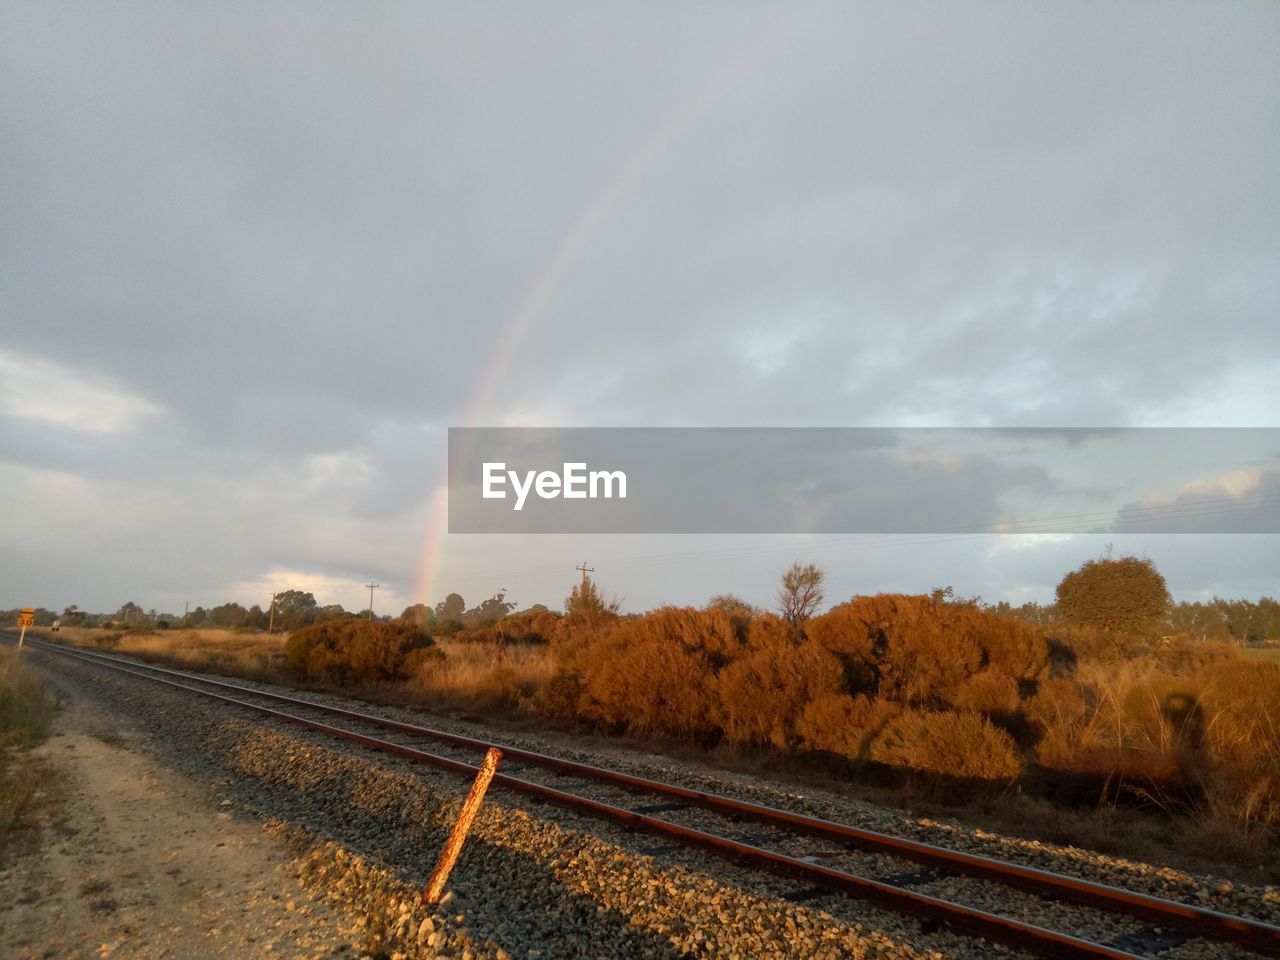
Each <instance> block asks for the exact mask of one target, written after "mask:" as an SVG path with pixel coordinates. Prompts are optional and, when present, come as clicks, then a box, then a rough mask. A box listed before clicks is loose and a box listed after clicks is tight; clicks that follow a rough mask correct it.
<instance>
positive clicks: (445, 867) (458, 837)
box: [419, 747, 502, 907]
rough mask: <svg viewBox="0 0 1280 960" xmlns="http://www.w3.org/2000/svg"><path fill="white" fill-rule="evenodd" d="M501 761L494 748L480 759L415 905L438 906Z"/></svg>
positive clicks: (499, 751) (499, 752)
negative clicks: (459, 808)
mask: <svg viewBox="0 0 1280 960" xmlns="http://www.w3.org/2000/svg"><path fill="white" fill-rule="evenodd" d="M501 759H502V751H501V750H499V749H498V748H497V747H490V748H489V752H488V753H486V754H485V755H484V763H482V764H481V765H480V771H479V772H478V773H477V774H476V779H475V782H474V783H472V784H471V792H470V793H468V794H467V799H466V800H464V801H463V802H462V810H461V811H459V813H458V822H457V823H455V824H454V825H453V831H452V832H451V833H450V834H449V839H448V840H446V841H445V845H444V850H443V851H442V852H441V854H440V861H439V862H438V863H437V864H436V869H435V871H434V872H433V873H432V874H431V879H430V880H429V881H427V888H426V889H425V890H423V891H422V899H421V901H419V902H420V903H421V905H422V906H424V907H430V906H434V905H435V904H437V903H439V902H440V897H441V894H443V893H444V885H445V881H446V880H448V879H449V874H450V873H451V872H452V871H453V865H454V864H455V863H457V862H458V854H460V853H462V842H463V841H464V840H466V839H467V831H468V830H470V829H471V821H472V820H474V819H475V818H476V814H477V813H479V812H480V804H481V803H482V802H483V801H484V794H485V791H486V790H488V789H489V781H490V780H492V779H493V775H494V773H495V772H497V769H498V761H499V760H501Z"/></svg>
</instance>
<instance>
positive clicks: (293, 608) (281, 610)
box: [276, 590, 320, 630]
mask: <svg viewBox="0 0 1280 960" xmlns="http://www.w3.org/2000/svg"><path fill="white" fill-rule="evenodd" d="M319 609H320V605H319V604H318V603H316V598H315V597H314V596H313V595H312V594H310V593H308V592H306V591H303V590H285V591H284V592H282V593H278V594H276V627H277V629H278V628H280V627H283V628H284V629H286V630H295V629H297V628H298V627H301V626H303V625H304V624H308V623H311V622H312V621H314V620H315V618H316V613H318V612H319Z"/></svg>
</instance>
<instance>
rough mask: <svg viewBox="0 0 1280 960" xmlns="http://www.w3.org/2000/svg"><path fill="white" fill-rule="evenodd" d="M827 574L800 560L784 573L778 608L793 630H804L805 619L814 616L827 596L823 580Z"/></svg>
mask: <svg viewBox="0 0 1280 960" xmlns="http://www.w3.org/2000/svg"><path fill="white" fill-rule="evenodd" d="M826 576H827V575H826V574H825V573H823V572H822V571H821V570H819V569H818V568H817V567H816V566H814V565H813V564H812V563H810V564H801V563H800V561H798V560H797V561H796V562H795V563H793V564H792V565H791V566H790V567H788V568H787V572H786V573H784V574H783V575H782V586H781V587H780V588H779V589H778V610H779V612H781V614H782V616H783V619H785V620H786V621H787V623H789V624H791V628H792V629H793V630H795V631H797V632H799V631H800V630H803V629H804V623H805V621H806V620H808V619H809V618H810V617H811V616H813V614H814V612H815V611H816V610H817V609H818V604H820V603H822V601H823V598H824V597H825V594H824V593H823V592H822V581H823V580H825V579H826Z"/></svg>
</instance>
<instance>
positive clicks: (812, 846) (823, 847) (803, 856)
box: [29, 641, 1280, 958]
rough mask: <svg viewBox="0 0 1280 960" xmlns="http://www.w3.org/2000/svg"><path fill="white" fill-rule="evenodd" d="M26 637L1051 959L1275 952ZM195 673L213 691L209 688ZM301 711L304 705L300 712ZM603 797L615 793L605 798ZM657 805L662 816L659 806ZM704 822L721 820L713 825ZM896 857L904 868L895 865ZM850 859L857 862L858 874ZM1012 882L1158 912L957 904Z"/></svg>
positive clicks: (667, 788) (964, 861) (718, 801)
mask: <svg viewBox="0 0 1280 960" xmlns="http://www.w3.org/2000/svg"><path fill="white" fill-rule="evenodd" d="M29 643H30V645H31V646H33V647H35V648H37V649H39V650H41V651H49V652H55V653H58V654H61V655H63V656H67V657H72V658H74V659H77V660H80V661H83V662H86V663H92V664H96V665H99V666H103V667H107V668H109V669H111V670H115V671H119V672H122V673H126V674H132V675H134V676H136V677H140V678H143V679H146V680H150V681H152V682H155V683H161V684H165V685H167V686H170V687H176V688H178V689H182V690H185V691H189V692H191V693H195V694H199V695H201V696H204V697H208V698H211V699H213V700H217V701H221V702H223V703H227V704H230V705H233V706H235V707H238V708H240V709H244V710H249V711H252V712H255V713H257V714H259V715H262V716H267V717H271V718H273V719H276V720H280V721H283V722H286V723H292V724H298V725H301V726H303V727H306V728H308V729H311V730H313V731H317V732H319V733H323V734H327V735H330V736H334V737H338V738H341V739H344V740H348V741H351V742H354V743H357V744H360V745H363V746H366V747H370V748H373V749H377V750H382V751H386V752H389V753H393V754H396V755H398V756H401V757H405V758H408V759H410V760H414V761H418V762H423V763H428V764H431V765H434V766H436V767H440V768H443V769H446V770H451V771H455V772H457V773H460V774H464V775H472V774H474V773H475V772H476V770H477V767H476V766H475V765H474V764H472V763H468V762H466V761H465V760H460V759H457V758H456V757H451V756H445V755H441V754H434V753H428V752H425V751H423V750H420V749H418V748H416V747H413V746H410V745H408V744H405V743H401V742H395V741H391V740H387V739H384V738H381V737H375V736H371V735H369V734H365V733H360V732H358V731H357V730H352V729H349V728H346V727H336V726H333V725H332V724H330V723H325V722H323V721H321V720H319V719H315V718H314V716H315V715H316V714H319V715H322V716H324V717H327V718H341V719H343V720H346V721H352V722H354V723H355V724H357V725H362V726H365V727H374V728H379V729H381V730H388V731H394V732H395V733H396V734H403V735H408V736H409V737H411V738H414V739H417V740H418V741H421V740H424V739H425V740H432V741H435V742H436V743H439V744H442V745H444V746H445V747H446V748H448V749H449V750H453V751H454V752H455V753H456V752H458V751H466V752H469V753H478V752H483V751H484V750H487V749H488V748H489V747H490V746H498V747H499V748H500V749H501V750H502V751H503V753H504V764H505V766H504V769H503V770H502V771H500V772H499V774H498V775H497V776H496V777H495V778H494V783H495V785H497V786H500V787H505V788H507V789H510V790H514V791H518V792H520V793H524V794H526V795H530V796H532V797H535V798H537V799H540V800H543V801H547V802H550V803H554V804H556V805H558V806H561V807H564V808H567V809H570V810H572V811H575V812H577V813H579V814H583V815H587V816H592V817H598V818H601V819H605V820H610V821H613V822H615V823H618V824H621V825H623V826H625V827H629V828H632V829H637V830H643V831H647V832H649V833H653V834H656V835H659V836H662V837H665V838H668V839H670V840H674V841H678V842H679V843H680V844H683V845H686V846H692V847H697V848H701V849H703V850H706V851H709V852H711V853H713V854H715V855H718V856H721V857H724V858H726V859H729V860H733V861H736V862H739V863H744V864H748V865H750V866H753V867H757V868H760V869H763V870H768V871H771V872H773V873H775V874H779V875H782V876H785V877H789V878H792V879H794V880H798V881H801V882H803V883H804V884H807V885H808V888H807V889H803V890H800V891H797V893H796V894H795V895H794V896H795V899H809V898H812V897H816V896H820V895H823V894H827V893H828V892H829V891H835V892H838V893H841V894H845V895H848V896H852V897H856V898H861V899H864V900H868V901H871V902H874V903H877V904H880V905H881V906H884V907H887V908H890V909H892V910H896V911H899V912H901V913H903V914H907V915H911V916H914V917H917V918H920V919H922V920H925V921H928V922H933V923H942V924H945V925H946V926H947V927H949V928H950V929H952V930H954V931H956V932H960V933H965V934H969V935H974V936H979V937H984V938H987V939H990V940H994V941H999V942H1002V943H1006V944H1010V945H1012V946H1017V947H1020V948H1023V949H1026V950H1029V951H1031V952H1034V953H1037V954H1040V955H1043V956H1050V957H1072V958H1075V957H1095V958H1101V957H1105V958H1133V957H1137V956H1144V955H1151V954H1155V953H1159V952H1162V951H1163V950H1166V949H1169V948H1172V947H1177V946H1181V945H1183V944H1187V943H1189V942H1191V941H1194V940H1198V939H1203V940H1216V941H1223V942H1228V943H1234V944H1237V945H1240V946H1243V947H1246V948H1249V949H1251V950H1255V951H1258V952H1260V953H1263V954H1266V955H1269V956H1280V927H1277V926H1274V925H1272V924H1268V923H1264V922H1261V921H1258V920H1254V919H1250V918H1245V917H1239V916H1232V915H1230V914H1226V913H1221V912H1218V911H1214V910H1208V909H1205V908H1201V907H1196V906H1192V905H1190V904H1185V903H1179V902H1176V901H1170V900H1164V899H1160V898H1157V897H1152V896H1148V895H1145V894H1141V893H1136V892H1133V891H1129V890H1123V889H1120V888H1117V887H1111V886H1107V885H1104V884H1099V883H1093V882H1090V881H1086V880H1081V879H1078V878H1075V877H1070V876H1065V875H1062V874H1057V873H1052V872H1049V871H1044V870H1038V869H1034V868H1031V867H1026V866H1022V865H1018V864H1012V863H1006V862H1003V861H1000V860H996V859H992V858H988V857H982V856H977V855H973V854H968V853H962V852H959V851H955V850H949V849H946V848H943V847H938V846H934V845H931V844H926V843H921V842H918V841H912V840H907V839H904V838H900V837H894V836H891V835H888V834H883V833H877V832H874V831H870V830H865V829H860V828H857V827H852V826H849V825H846V824H842V823H836V822H833V821H830V820H823V819H819V818H815V817H808V816H804V815H801V814H797V813H793V812H790V811H786V810H780V809H776V808H773V807H767V806H762V805H759V804H754V803H749V802H745V801H742V800H738V799H734V798H731V797H726V796H720V795H717V794H714V793H708V792H703V791H698V790H692V789H689V788H687V787H682V786H678V785H674V784H667V783H661V782H658V781H655V780H650V779H646V778H643V777H638V776H634V775H631V774H627V773H622V772H618V771H614V770H608V769H604V768H601V767H596V766H591V765H588V764H583V763H579V762H575V761H572V760H568V759H564V758H560V757H554V756H549V755H546V754H542V753H537V752H533V751H529V750H523V749H519V748H516V747H508V746H504V745H501V744H491V743H488V742H486V741H482V740H478V739H475V738H471V737H466V736H461V735H458V734H454V733H448V732H445V731H440V730H433V729H430V728H427V727H422V726H417V725H414V724H408V723H401V722H397V721H394V720H390V719H387V718H384V717H379V716H372V715H369V714H365V713H360V712H358V711H354V710H349V709H344V708H341V707H336V706H332V705H328V704H321V703H316V702H313V701H310V700H304V699H301V698H298V697H293V696H286V695H283V694H279V693H273V692H270V691H265V690H258V689H254V688H252V687H247V686H243V685H241V684H234V683H227V682H224V681H219V680H213V679H210V678H207V677H200V676H194V675H191V674H188V673H184V672H181V671H177V670H170V669H166V668H163V667H156V666H152V665H149V664H142V663H138V662H135V661H131V660H126V659H123V658H120V657H115V656H110V655H107V654H103V653H98V652H94V651H88V650H82V649H73V648H68V647H65V646H61V645H57V644H49V643H45V642H41V641H34V642H32V641H29ZM193 684H197V685H203V687H204V688H214V689H212V690H211V689H204V688H202V687H201V686H193ZM216 691H222V692H216ZM231 694H235V696H232V695H231ZM244 698H250V699H244ZM253 700H258V701H262V700H266V701H270V702H273V703H276V704H283V705H287V706H288V707H289V708H291V709H292V710H294V711H301V713H297V712H285V711H283V710H279V709H275V708H273V707H267V706H264V705H263V704H262V703H260V702H258V703H255V702H252V701H253ZM308 713H309V714H311V715H312V716H305V715H302V714H308ZM529 771H533V772H537V771H550V772H551V773H552V774H553V775H554V776H555V777H557V778H558V785H557V786H554V787H553V786H550V785H548V784H545V783H541V782H537V781H536V780H533V779H526V778H525V777H523V776H515V775H513V774H515V773H520V774H526V773H527V772H529ZM570 778H572V779H574V780H577V781H579V784H577V785H573V786H572V789H564V787H566V786H567V785H568V784H566V783H565V782H564V781H565V780H567V779H570ZM601 791H604V793H605V794H606V796H608V799H605V798H602V797H601V796H600V793H601ZM586 794H595V796H587V795H586ZM637 794H648V795H651V796H654V797H657V798H660V800H661V802H658V803H650V804H648V805H643V806H634V804H633V803H630V802H629V800H630V798H633V797H634V796H635V795H637ZM610 800H612V801H613V802H609V801H610ZM620 804H627V805H620ZM657 813H662V814H664V815H665V816H664V817H663V818H659V817H656V816H654V814H657ZM742 821H750V822H752V823H754V824H758V825H762V826H764V827H766V828H768V830H767V831H765V832H763V833H761V832H759V831H757V833H755V834H753V835H748V836H742V835H741V826H740V824H741V822H742ZM708 827H711V828H713V829H714V830H715V831H716V832H711V829H708ZM735 827H736V829H735ZM726 833H727V834H730V835H726ZM734 833H737V834H738V835H739V836H738V838H737V839H735V838H733V836H732V834H734ZM895 860H896V861H897V862H898V864H899V865H900V866H899V869H895V868H894V867H893V866H889V868H888V869H887V870H886V866H885V865H886V862H888V863H890V864H892V863H893V862H894V861H895ZM907 861H910V862H912V863H913V864H915V865H921V866H923V867H925V868H926V869H925V870H923V871H921V870H918V869H917V870H915V871H914V872H913V871H912V870H911V869H909V868H910V866H911V865H912V864H909V863H906V862H907ZM902 866H906V867H907V869H901V867H902ZM851 868H852V869H858V868H861V869H859V872H857V873H855V872H852V871H851ZM940 873H943V874H951V875H957V874H958V875H962V876H963V877H965V878H967V881H968V882H969V883H972V884H977V885H978V886H980V887H984V888H987V889H986V892H985V895H980V894H974V893H970V892H967V891H964V892H956V893H953V892H952V890H954V889H955V888H956V885H955V884H951V885H949V886H948V888H947V889H948V895H947V896H948V898H944V897H942V896H934V895H930V894H928V893H924V892H920V891H919V890H913V889H911V887H913V886H923V887H928V886H930V885H934V884H935V882H936V881H938V880H939V874H940ZM870 876H878V877H879V879H870V878H869V877H870ZM991 888H995V890H994V891H993V890H992V889H991ZM1008 888H1016V891H1025V892H1026V893H1027V894H1031V895H1033V896H1036V897H1039V898H1045V899H1048V900H1052V901H1058V902H1061V903H1070V904H1074V905H1077V906H1076V907H1074V908H1072V909H1073V910H1074V913H1075V914H1080V913H1086V914H1087V913H1088V912H1089V911H1104V912H1106V913H1109V914H1117V915H1122V916H1125V917H1127V918H1135V919H1137V920H1141V921H1144V922H1146V923H1150V924H1154V925H1155V929H1148V928H1138V929H1136V930H1131V931H1130V932H1128V933H1126V934H1125V935H1123V936H1120V937H1116V938H1113V939H1111V940H1110V942H1098V940H1091V939H1086V938H1085V937H1082V936H1077V935H1072V934H1068V933H1063V932H1059V931H1058V930H1053V929H1048V928H1046V927H1044V926H1042V925H1038V924H1033V923H1028V922H1024V921H1021V920H1017V919H1014V918H1012V917H1009V916H1005V915H1001V914H997V913H993V912H991V911H989V910H987V909H982V908H980V907H979V906H974V905H972V904H966V903H961V902H957V900H970V901H973V900H977V901H978V902H979V903H981V904H983V906H986V905H991V904H998V905H1000V907H1001V909H1004V910H1007V908H1008V907H1009V906H1016V899H1017V894H1016V893H1015V891H1014V890H1009V889H1008ZM1081 908H1087V909H1084V910H1082V909H1081ZM1072 909H1067V908H1065V907H1064V911H1065V912H1064V913H1063V915H1062V916H1061V917H1060V918H1059V922H1060V923H1061V925H1062V926H1065V927H1069V928H1075V929H1079V928H1081V927H1083V928H1085V929H1087V928H1088V927H1089V926H1090V924H1089V923H1087V922H1085V923H1082V924H1079V925H1077V926H1074V927H1073V926H1072V923H1073V921H1072ZM1168 928H1175V929H1176V930H1177V931H1179V933H1178V934H1173V935H1171V934H1170V933H1169V932H1168Z"/></svg>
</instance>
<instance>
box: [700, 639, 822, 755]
mask: <svg viewBox="0 0 1280 960" xmlns="http://www.w3.org/2000/svg"><path fill="white" fill-rule="evenodd" d="M792 636H793V632H792V628H791V627H790V626H789V625H788V624H787V623H785V622H784V621H783V620H781V619H779V618H778V617H775V616H773V615H771V614H768V615H764V616H762V617H760V618H759V619H757V620H756V621H754V622H753V623H752V625H751V628H750V632H749V634H748V640H747V647H748V650H749V652H748V653H747V654H746V656H744V657H741V658H740V659H738V660H736V661H734V662H733V663H732V664H730V665H729V666H727V667H726V668H725V669H724V670H723V671H721V672H720V674H719V675H718V676H717V678H716V683H715V693H716V701H717V709H716V711H715V719H716V721H717V722H718V724H719V726H720V727H721V729H722V730H723V731H724V733H725V736H726V737H728V739H729V740H731V741H733V742H735V743H755V744H772V745H773V746H775V747H779V748H783V749H785V748H788V747H792V746H795V745H796V742H797V740H798V734H797V731H796V721H797V720H798V719H799V717H800V715H801V713H802V711H803V710H804V709H805V705H806V704H808V703H809V701H811V700H813V699H815V698H817V697H820V696H824V695H830V694H836V693H839V692H840V691H841V689H842V687H841V682H842V680H843V675H844V672H843V670H842V669H841V664H840V661H839V660H838V659H837V658H836V657H835V655H834V654H832V653H831V651H829V650H827V649H826V648H825V647H823V646H822V645H821V644H819V643H815V642H814V641H812V640H804V641H801V642H799V643H796V642H794V641H793V640H792V639H791V638H792Z"/></svg>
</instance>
